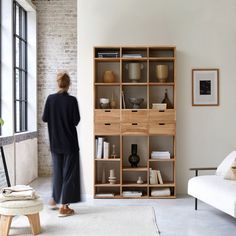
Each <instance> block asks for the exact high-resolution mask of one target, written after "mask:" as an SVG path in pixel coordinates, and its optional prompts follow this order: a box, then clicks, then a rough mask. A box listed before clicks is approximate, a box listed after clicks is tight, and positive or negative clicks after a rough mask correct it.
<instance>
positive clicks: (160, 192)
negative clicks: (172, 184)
mask: <svg viewBox="0 0 236 236" xmlns="http://www.w3.org/2000/svg"><path fill="white" fill-rule="evenodd" d="M151 196H152V197H167V196H170V188H152V190H151Z"/></svg>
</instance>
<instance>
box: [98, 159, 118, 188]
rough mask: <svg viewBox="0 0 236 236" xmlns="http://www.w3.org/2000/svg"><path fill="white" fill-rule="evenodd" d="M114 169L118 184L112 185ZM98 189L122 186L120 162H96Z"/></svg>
mask: <svg viewBox="0 0 236 236" xmlns="http://www.w3.org/2000/svg"><path fill="white" fill-rule="evenodd" d="M111 169H114V173H115V177H116V182H115V183H114V184H110V182H109V176H110V170H111ZM95 170H96V176H95V177H96V178H95V180H96V181H95V186H96V187H119V186H120V163H119V162H95Z"/></svg>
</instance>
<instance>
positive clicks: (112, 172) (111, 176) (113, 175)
mask: <svg viewBox="0 0 236 236" xmlns="http://www.w3.org/2000/svg"><path fill="white" fill-rule="evenodd" d="M108 181H109V182H110V184H115V183H116V177H115V170H114V169H111V170H110V176H109V178H108Z"/></svg>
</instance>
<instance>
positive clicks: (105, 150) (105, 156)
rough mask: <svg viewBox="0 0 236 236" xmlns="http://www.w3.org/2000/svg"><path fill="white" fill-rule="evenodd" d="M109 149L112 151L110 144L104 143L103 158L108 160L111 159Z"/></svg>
mask: <svg viewBox="0 0 236 236" xmlns="http://www.w3.org/2000/svg"><path fill="white" fill-rule="evenodd" d="M109 149H110V143H108V142H105V141H104V142H103V158H104V159H108V158H109Z"/></svg>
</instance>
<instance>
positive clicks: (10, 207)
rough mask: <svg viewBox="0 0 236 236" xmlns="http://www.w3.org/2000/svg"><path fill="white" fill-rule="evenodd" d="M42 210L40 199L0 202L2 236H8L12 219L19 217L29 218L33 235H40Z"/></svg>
mask: <svg viewBox="0 0 236 236" xmlns="http://www.w3.org/2000/svg"><path fill="white" fill-rule="evenodd" d="M42 209H43V203H42V201H41V200H40V199H35V200H22V201H21V200H20V201H6V202H0V216H1V219H0V221H1V222H0V235H1V236H8V233H9V230H10V226H11V221H12V218H13V217H14V216H19V215H25V216H27V217H28V219H29V223H30V226H31V230H32V234H33V235H37V234H39V233H40V231H41V227H40V219H39V211H41V210H42Z"/></svg>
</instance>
